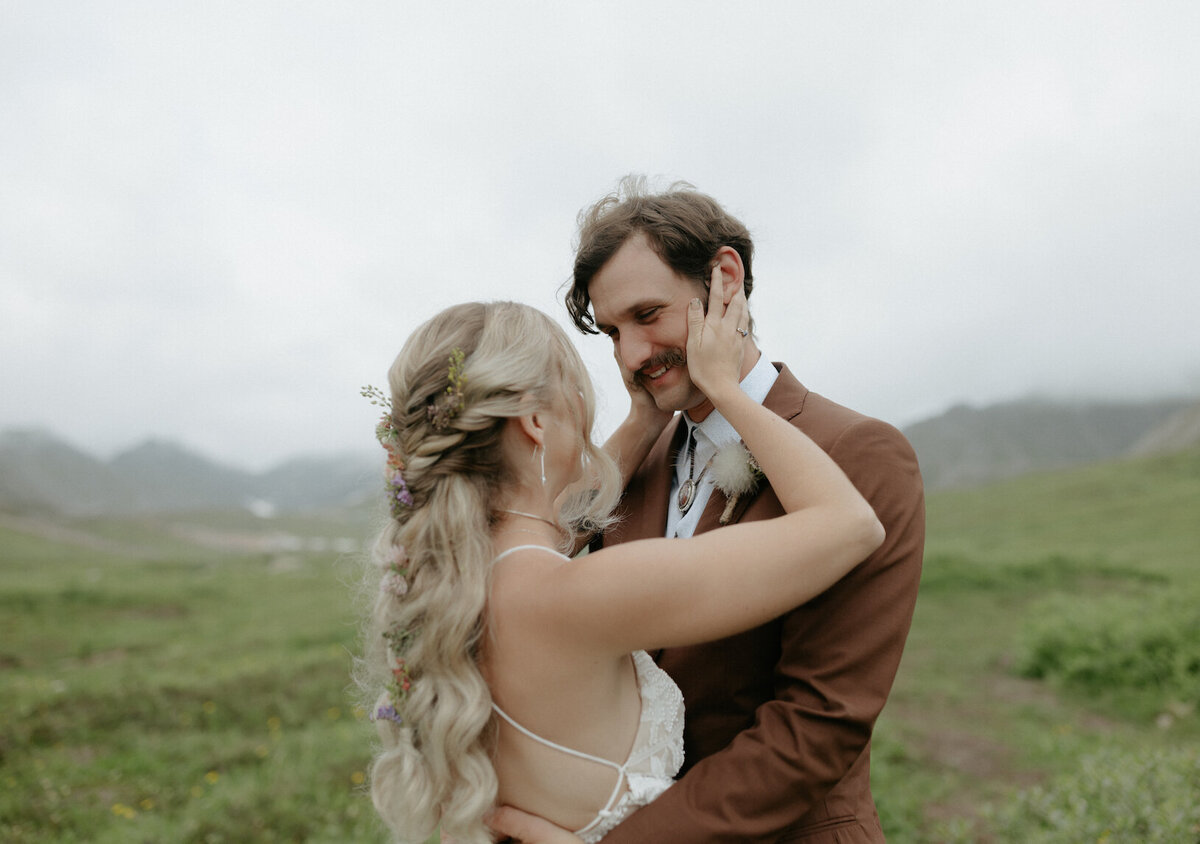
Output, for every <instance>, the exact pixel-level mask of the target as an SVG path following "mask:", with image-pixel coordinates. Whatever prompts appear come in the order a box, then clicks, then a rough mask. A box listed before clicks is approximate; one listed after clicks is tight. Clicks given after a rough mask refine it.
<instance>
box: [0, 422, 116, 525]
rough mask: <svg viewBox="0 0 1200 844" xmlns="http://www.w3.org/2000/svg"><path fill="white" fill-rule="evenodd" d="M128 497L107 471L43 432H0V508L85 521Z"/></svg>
mask: <svg viewBox="0 0 1200 844" xmlns="http://www.w3.org/2000/svg"><path fill="white" fill-rule="evenodd" d="M132 495H133V489H132V488H131V487H129V486H128V485H127V484H126V483H125V481H124V480H123V479H122V478H121V477H120V476H119V475H118V474H117V473H116V472H114V471H113V469H112V467H110V466H108V465H107V464H105V463H103V462H102V461H100V460H97V459H96V458H95V457H93V456H91V455H90V454H87V453H85V452H83V451H80V450H79V449H77V448H75V447H74V446H73V445H71V444H70V443H67V442H65V441H64V440H61V439H58V438H57V437H55V436H54V435H52V434H50V433H47V432H46V431H41V430H9V431H3V432H0V506H5V507H7V508H8V509H15V510H20V511H25V512H39V511H48V512H69V513H79V514H84V515H87V514H92V513H101V512H104V511H105V510H106V509H107V505H108V503H109V502H111V501H112V500H113V498H118V499H120V498H127V497H129V496H132Z"/></svg>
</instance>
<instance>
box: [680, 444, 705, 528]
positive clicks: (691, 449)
mask: <svg viewBox="0 0 1200 844" xmlns="http://www.w3.org/2000/svg"><path fill="white" fill-rule="evenodd" d="M711 465H712V460H711V459H710V460H709V461H708V462H707V463H705V464H704V468H703V469H701V470H700V477H698V478H696V479H695V480H692V475H693V473H694V472H695V471H696V437H695V435H694V434H693V433H692V432H691V431H689V432H688V476H687V480H686V481H684V482H683V483H682V484H680V485H679V495H678V496H676V498H675V504H676V506H677V507H679V514H680V515H681V516H686V515H687V511H688V510H690V509H692V504H693V502H695V500H696V490H697V489H698V488H699V487H700V482H701V481H702V480H704V476H705V474H707V472H708V467H709V466H711Z"/></svg>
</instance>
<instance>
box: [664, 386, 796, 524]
mask: <svg viewBox="0 0 1200 844" xmlns="http://www.w3.org/2000/svg"><path fill="white" fill-rule="evenodd" d="M774 366H775V367H776V368H777V369H778V370H779V377H778V378H776V379H775V383H774V384H772V385H771V389H770V391H769V392H768V393H767V397H766V398H765V399H764V400H763V407H765V408H766V409H767V410H770V411H773V412H774V413H775V414H776V415H778V416H782V417H783V418H784V419H787V420H788V421H789V422H792V423H793V424H797V423H796V422H795V421H793V420H795V419H796V417H797V416H799V415H800V414H801V413H802V412H803V410H804V400H805V398H807V396H808V390H807V389H805V387H804V385H803V384H801V383H800V382H799V381H797V380H796V376H794V375H792V373H791V371H790V370H789V369H788V368H787V366H786V365H784V364H782V363H776V364H774ZM672 465H674V464H673V463H672ZM767 486H768V484H767V482H766V480H765V479H763V480H760V481H759V483H758V486H757V487H755V489H754V491H753V492H751V493H750V494H748V495H743V496H741V497H740V498H738V501H737V504H735V505H734V508H733V512H732V513H731V514H730V517H729V521H728V522H726V524H731V525H732V524H737V522H739V521H740V520H741V518H742V515H743V514H744V513H745V512H746V509H747V508H748V507H749V506H750V504H751V503H752V502H753V501H754V499H755V498H757V497H758V496H759V494H760V493H761V492H762V491H763V490H764V489H766V488H767ZM728 502H729V499H728V498H726V497H725V493H723V492H722V491H721V490H719V489H717V488H716V487H714V488H713V491H712V495H710V496H709V499H708V505H707V506H706V507H705V508H704V512H703V513H702V514H701V516H700V521H699V522H697V523H696V530H695V533H696V534H701V533H704V532H706V531H710V530H713V529H714V528H718V527H722V525H721V514H722V513H724V512H725V505H726V504H727V503H728ZM664 525H665V521H664Z"/></svg>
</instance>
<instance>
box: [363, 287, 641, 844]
mask: <svg viewBox="0 0 1200 844" xmlns="http://www.w3.org/2000/svg"><path fill="white" fill-rule="evenodd" d="M563 360H566V361H567V363H566V364H563V363H562V361H563ZM564 367H565V368H564ZM566 377H572V378H573V379H574V380H577V381H579V383H580V384H581V387H580V389H581V392H582V393H583V395H584V398H585V402H584V404H585V406H586V411H587V413H586V419H582V420H580V422H581V430H582V429H584V425H586V430H588V431H590V427H591V413H592V405H593V403H594V402H593V399H592V397H591V392H590V384H589V383H588V382H587V378H586V373H584V372H583V369H582V362H581V361H579V358H578V354H577V353H576V352H575V351H574V347H573V346H571V345H570V341H569V340H567V339H566V336H565V334H564V333H563V332H562V330H561V329H559V328H558V327H557V326H556V325H554V324H553V323H552V322H551V321H550V320H549V319H548V318H547V317H546V316H545V315H544V314H541V313H540V312H538V311H536V310H534V309H532V308H528V307H526V306H523V305H516V304H513V303H494V304H488V305H484V304H479V303H472V304H466V305H459V306H456V307H454V308H451V309H449V310H447V311H444V312H443V313H442V314H440V315H438V316H437V317H435V318H434V319H432V320H430V321H429V322H428V323H426V324H425V325H424V326H422V327H421V328H420V329H418V330H417V332H415V333H414V334H413V336H412V337H410V338H409V340H408V342H406V343H405V346H404V349H403V350H402V351H401V353H400V355H399V356H398V357H397V358H396V362H395V363H394V364H393V365H392V368H391V371H390V373H389V381H390V386H391V409H390V416H389V418H388V419H387V420H385V426H386V430H387V431H388V436H389V440H388V443H387V444H388V447H389V449H392V448H394V449H395V452H396V454H394V455H393V460H395V462H396V463H398V464H401V468H402V473H403V474H402V479H401V481H400V483H401V484H402V485H403V486H404V489H405V490H406V492H407V494H408V496H409V497H408V498H407V499H405V500H404V501H403V502H401V503H400V504H397V503H396V502H395V501H393V502H392V505H393V506H392V508H391V514H390V515H391V517H390V518H389V519H387V521H386V522H385V524H384V525H383V527H382V528H381V530H380V532H379V534H378V536H377V538H376V542H375V546H374V549H373V551H372V554H371V561H372V563H373V565H372V566H370V567H369V569H368V576H367V579H368V581H370V582H369V584H368V588H371V587H375V588H376V590H377V591H376V595H375V597H374V599H373V603H372V606H371V608H370V611H369V616H368V618H367V621H366V624H365V626H364V637H365V648H364V657H363V663H362V665H361V666H360V671H359V675H360V676H359V678H358V682H359V686H360V689H361V691H362V693H363V696H364V699H365V700H368V701H371V703H370V704H369V706H370V707H371V709H372V711H373V713H375V716H376V717H375V722H376V728H377V730H378V733H379V735H380V738H381V740H382V748H381V750H380V752H379V753H378V754H377V755H376V757H375V760H374V762H373V764H372V767H371V796H372V799H373V801H374V804H375V807H376V810H377V811H378V812H379V814H380V816H381V817H382V818H383V820H384V821H385V822H386V823H387V825H388V826H389V827H390V828H391V829H392V831H393V832H394V833H395V834H396V836H397V837H398V839H399V840H402V841H413V842H422V841H425V840H426V839H427V838H428V837H429V836H430V835H431V834H432V833H433V832H434V831H435V829H437V828H438V827H439V826H440V827H441V829H442V831H443V833H444V834H446V835H449V836H452V837H453V838H454V839H455V840H457V841H463V842H490V840H491V838H490V835H489V833H488V831H487V829H486V828H485V827H484V825H483V823H482V820H481V818H482V816H483V814H484V813H485V812H486V811H487V810H488V809H489V808H490V807H491V806H492V805H493V802H494V800H495V796H496V792H497V787H498V784H497V780H496V774H495V770H494V769H493V767H492V763H491V755H490V753H491V750H492V745H493V741H494V736H495V727H494V724H493V721H492V712H491V695H490V693H489V691H488V688H487V683H486V682H485V680H484V678H483V676H482V674H481V673H480V671H479V666H478V662H477V660H478V656H479V647H480V643H481V640H482V637H483V635H484V631H485V627H486V617H485V608H486V603H487V596H488V590H489V586H490V576H491V558H492V542H491V534H490V525H491V524H492V523H493V522H494V521H495V518H496V516H497V511H496V509H495V508H496V507H497V506H499V505H498V504H497V502H498V501H500V500H502V495H501V493H502V491H503V489H502V487H503V483H504V482H505V480H506V479H507V477H508V470H507V467H506V466H505V465H504V450H503V448H502V447H501V444H502V435H503V432H504V429H505V426H506V423H507V420H508V419H510V418H513V417H516V416H519V415H521V414H522V413H527V412H529V407H530V405H529V401H528V398H529V397H530V396H532V397H533V398H534V399H535V400H536V401H537V402H540V403H542V404H545V403H547V402H548V400H549V396H550V394H551V392H552V391H554V390H556V389H560V388H561V387H562V386H563V384H564V383H565V378H566ZM448 386H449V387H450V388H451V389H449V390H448V389H447V388H448ZM585 454H586V455H587V457H588V459H589V460H590V461H592V462H594V463H595V466H596V468H597V469H598V470H599V471H598V472H596V473H595V474H596V476H597V477H599V478H600V480H601V483H600V489H599V490H588V494H586V495H583V496H579V497H577V500H575V502H574V503H573V504H572V509H571V510H570V512H564V513H563V514H562V515H561V516H560V518H561V520H562V521H564V523H576V524H602V523H604V521H605V518H606V517H607V514H608V512H609V510H610V509H611V507H612V504H613V503H614V501H615V498H616V491H617V489H616V487H617V483H616V482H615V481H614V480H613V479H614V478H616V469H615V466H614V465H613V464H612V462H611V461H608V460H607V459H606V458H605V457H603V456H600V453H599V452H597V451H596V449H595V448H594V447H593V446H591V444H590V439H588V442H587V443H586V444H585ZM398 559H402V560H403V563H402V564H401V565H400V567H399V568H397V564H396V562H395V561H396V560H398ZM401 571H402V572H403V580H402V583H403V588H402V589H397V588H384V589H379V588H378V586H377V584H379V583H380V577H381V576H384V577H385V580H384V583H385V584H392V585H393V586H394V584H395V581H394V580H392V581H389V580H387V579H386V578H387V577H394V576H399V575H398V572H401ZM381 704H382V705H381Z"/></svg>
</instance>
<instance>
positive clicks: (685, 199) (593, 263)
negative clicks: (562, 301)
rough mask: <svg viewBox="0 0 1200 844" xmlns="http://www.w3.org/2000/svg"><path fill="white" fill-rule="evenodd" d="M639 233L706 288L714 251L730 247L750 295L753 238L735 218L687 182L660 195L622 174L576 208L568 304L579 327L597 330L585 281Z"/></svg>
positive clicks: (673, 265)
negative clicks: (605, 191) (575, 241)
mask: <svg viewBox="0 0 1200 844" xmlns="http://www.w3.org/2000/svg"><path fill="white" fill-rule="evenodd" d="M638 232H641V233H642V234H644V235H645V237H646V241H647V242H648V243H649V245H650V248H651V249H653V250H654V251H655V252H656V253H658V256H659V257H660V258H662V260H663V261H664V262H665V263H666V264H667V265H668V266H669V267H670V268H671V269H673V270H674V271H675V272H676V273H678V274H679V275H681V276H683V277H684V278H688V279H694V280H695V281H698V282H700V283H701V284H703V285H704V289H705V290H707V289H708V284H709V277H710V273H711V272H712V259H713V257H714V256H715V255H716V254H717V250H718V249H720V248H721V247H722V246H730V247H732V248H733V249H734V250H736V251H737V253H738V255H740V256H741V258H742V265H743V267H744V268H745V272H746V276H745V289H746V296H747V298H749V296H750V289H751V287H753V284H754V276H753V275H752V274H751V271H750V261H751V258H753V256H754V242H753V241H752V240H751V239H750V232H749V231H748V230H747V229H746V227H745V226H744V225H742V223H741V222H740V221H739V220H737V219H736V218H734V217H732V216H731V215H729V214H728V213H726V211H725V209H724V208H722V207H721V206H720V205H719V204H718V203H717V201H716V200H715V199H713V198H712V197H710V196H707V195H705V194H703V193H700V192H699V191H698V190H696V189H695V188H694V187H692V186H691V185H690V184H688V183H687V182H675V183H674V184H672V185H670V186H669V187H668V188H667V189H666V190H665V191H663V192H662V193H651V192H649V191H648V190H647V189H646V178H645V177H644V176H626V177H625V178H624V179H622V180H621V182H620V184H619V185H618V187H617V189H616V190H615V191H613V192H612V193H610V194H608V195H607V196H605V197H604V198H602V199H601V200H600V201H598V202H596V203H595V204H594V205H592V206H590V207H588V208H585V209H584V210H583V211H581V212H579V245H578V248H577V249H576V251H575V272H574V275H573V277H572V280H571V287H570V289H569V290H568V291H567V294H566V303H567V311H568V312H569V313H570V314H571V320H572V321H573V322H574V323H575V326H576V327H577V328H578V329H579V330H580V331H582V332H584V333H586V334H598V333H599V332H598V331H597V330H596V320H595V318H594V317H593V316H592V314H591V312H590V310H589V309H590V306H591V296H589V295H588V285H590V284H591V283H592V279H593V278H594V277H595V275H596V273H598V272H600V269H601V267H603V266H604V265H605V264H606V263H608V260H609V259H610V258H612V256H613V255H614V254H615V253H616V251H617V250H618V249H620V248H621V245H622V244H624V243H625V241H626V240H628V239H629V238H630V237H631V236H633V235H635V234H637V233H638Z"/></svg>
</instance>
